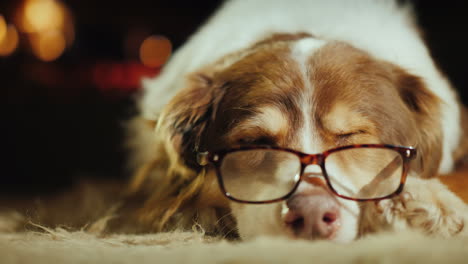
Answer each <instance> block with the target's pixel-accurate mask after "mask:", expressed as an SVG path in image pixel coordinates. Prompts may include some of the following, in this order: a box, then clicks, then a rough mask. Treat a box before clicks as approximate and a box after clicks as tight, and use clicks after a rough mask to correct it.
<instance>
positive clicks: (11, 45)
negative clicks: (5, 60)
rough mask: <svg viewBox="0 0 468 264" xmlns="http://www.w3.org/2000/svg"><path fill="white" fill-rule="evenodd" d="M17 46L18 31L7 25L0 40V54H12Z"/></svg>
mask: <svg viewBox="0 0 468 264" xmlns="http://www.w3.org/2000/svg"><path fill="white" fill-rule="evenodd" d="M17 46H18V31H17V30H16V28H15V26H13V25H8V27H7V28H6V33H5V36H4V37H3V40H2V41H1V42H0V56H8V55H10V54H12V53H13V52H14V51H15V49H16V47H17Z"/></svg>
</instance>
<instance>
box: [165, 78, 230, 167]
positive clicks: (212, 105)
mask: <svg viewBox="0 0 468 264" xmlns="http://www.w3.org/2000/svg"><path fill="white" fill-rule="evenodd" d="M223 94H224V90H223V89H222V87H220V85H217V84H215V83H214V82H213V76H212V74H209V73H198V72H197V73H193V74H191V75H190V76H189V77H188V79H187V86H186V87H185V88H184V89H183V90H181V91H180V92H179V93H178V94H177V95H176V96H175V97H174V98H173V100H171V102H170V103H169V106H168V107H166V109H165V111H164V112H163V115H162V117H163V118H164V119H163V120H162V124H161V125H162V126H164V129H166V131H167V132H168V133H169V136H170V144H172V146H171V147H172V148H173V150H174V151H175V152H176V153H177V154H178V155H177V156H178V157H181V158H182V159H183V160H181V161H182V162H183V163H184V165H186V166H188V167H189V168H191V169H197V168H199V166H198V164H197V162H196V155H195V152H196V151H198V150H199V143H200V141H201V139H202V137H203V133H204V131H205V129H206V127H207V126H208V124H209V122H210V121H211V120H213V119H214V118H215V114H216V111H217V108H218V105H219V103H220V101H221V99H222V97H223Z"/></svg>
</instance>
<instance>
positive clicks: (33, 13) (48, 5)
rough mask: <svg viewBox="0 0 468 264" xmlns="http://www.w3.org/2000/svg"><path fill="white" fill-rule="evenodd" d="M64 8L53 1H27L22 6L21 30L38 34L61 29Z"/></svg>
mask: <svg viewBox="0 0 468 264" xmlns="http://www.w3.org/2000/svg"><path fill="white" fill-rule="evenodd" d="M65 16H66V14H65V8H64V7H63V6H62V4H61V3H59V2H57V1H55V0H28V1H27V2H26V3H25V5H24V11H23V21H22V30H24V31H26V32H40V31H48V30H55V29H61V28H63V25H64V23H65Z"/></svg>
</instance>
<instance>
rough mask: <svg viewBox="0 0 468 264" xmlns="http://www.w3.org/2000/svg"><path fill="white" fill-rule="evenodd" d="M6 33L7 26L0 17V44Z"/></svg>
mask: <svg viewBox="0 0 468 264" xmlns="http://www.w3.org/2000/svg"><path fill="white" fill-rule="evenodd" d="M6 32H7V24H6V22H5V18H4V17H3V16H2V15H0V43H1V42H2V41H3V39H4V38H5V35H6Z"/></svg>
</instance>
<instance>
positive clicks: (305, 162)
mask: <svg viewBox="0 0 468 264" xmlns="http://www.w3.org/2000/svg"><path fill="white" fill-rule="evenodd" d="M356 148H377V149H390V150H394V151H395V152H397V153H399V154H400V156H401V158H402V160H403V168H402V174H401V178H400V184H399V186H398V188H397V189H396V190H395V191H394V192H393V193H391V194H389V195H386V196H382V197H376V198H353V197H348V196H345V195H341V194H339V193H338V192H337V191H336V190H335V189H334V188H333V186H332V184H331V182H330V179H329V177H328V174H327V171H326V169H325V160H326V158H327V157H328V156H329V155H330V154H332V153H335V152H337V151H342V150H348V149H356ZM262 149H264V150H277V151H284V152H289V153H292V154H295V155H296V156H297V157H298V159H299V160H300V163H301V170H300V178H299V180H298V181H297V182H296V183H295V185H294V187H293V188H292V189H291V191H290V192H289V193H287V194H286V195H284V196H282V197H279V198H276V199H272V200H265V201H249V200H241V199H237V198H235V197H233V196H232V195H231V194H230V193H229V192H228V191H226V188H225V186H224V182H223V177H222V175H221V164H222V162H223V159H224V157H226V155H228V154H230V153H233V152H237V151H245V150H262ZM416 153H417V151H416V149H415V148H413V147H405V146H396V145H390V144H357V145H347V146H341V147H337V148H333V149H329V150H327V151H325V152H323V153H318V154H306V153H302V152H299V151H296V150H292V149H287V148H281V147H275V146H242V147H237V148H232V149H226V150H219V151H216V152H199V153H197V161H198V163H199V164H200V165H201V166H205V165H207V164H210V163H211V164H213V166H214V168H215V170H216V176H217V178H218V184H219V187H220V189H221V191H222V192H223V193H224V195H225V196H226V197H227V198H228V199H230V200H232V201H235V202H239V203H248V204H267V203H275V202H279V201H283V200H286V199H288V198H289V197H290V196H291V195H292V194H293V193H294V192H295V191H296V189H297V187H298V186H299V184H300V183H301V181H303V180H305V179H304V177H305V176H304V170H305V168H306V167H307V166H309V165H318V166H319V167H320V168H321V170H322V174H323V177H324V179H325V181H326V184H327V186H328V188H330V190H331V191H332V192H333V194H335V195H336V196H338V197H340V198H343V199H346V200H352V201H357V202H367V201H380V200H383V199H389V198H392V197H394V196H396V195H398V194H400V193H401V191H402V190H403V187H404V185H405V182H406V177H407V175H408V171H409V167H410V166H409V163H410V161H411V160H412V159H414V158H415V157H416Z"/></svg>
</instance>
